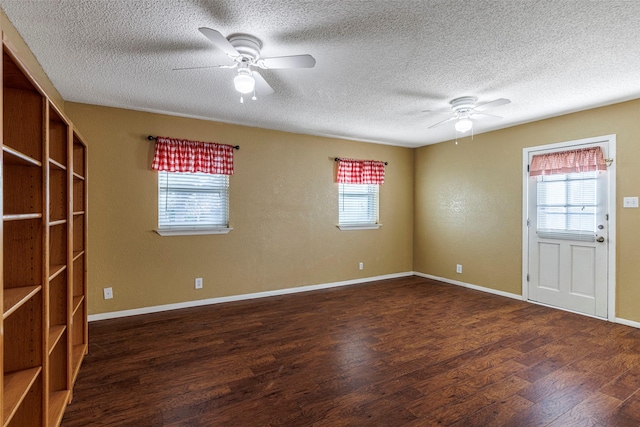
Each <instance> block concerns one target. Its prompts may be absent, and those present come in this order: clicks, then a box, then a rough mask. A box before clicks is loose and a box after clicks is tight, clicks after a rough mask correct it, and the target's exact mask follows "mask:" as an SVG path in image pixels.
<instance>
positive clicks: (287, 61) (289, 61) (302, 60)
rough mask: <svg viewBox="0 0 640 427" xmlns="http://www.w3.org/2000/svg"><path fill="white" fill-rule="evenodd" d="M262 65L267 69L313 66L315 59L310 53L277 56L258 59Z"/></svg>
mask: <svg viewBox="0 0 640 427" xmlns="http://www.w3.org/2000/svg"><path fill="white" fill-rule="evenodd" d="M260 62H261V63H262V65H264V67H265V68H268V69H272V70H273V69H277V68H313V67H314V66H315V65H316V59H315V58H314V57H313V56H311V55H293V56H277V57H273V58H264V59H262V60H260Z"/></svg>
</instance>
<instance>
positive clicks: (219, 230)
mask: <svg viewBox="0 0 640 427" xmlns="http://www.w3.org/2000/svg"><path fill="white" fill-rule="evenodd" d="M231 230H233V228H231V227H207V228H205V227H172V228H156V229H155V230H153V231H155V232H156V233H158V234H159V235H161V236H198V235H207V234H228V233H229V232H230V231H231Z"/></svg>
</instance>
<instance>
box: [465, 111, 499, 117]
mask: <svg viewBox="0 0 640 427" xmlns="http://www.w3.org/2000/svg"><path fill="white" fill-rule="evenodd" d="M470 116H471V117H473V116H485V117H491V118H494V119H501V118H502V116H496V115H495V114H487V113H480V112H478V111H475V110H474V111H472V112H471V114H470Z"/></svg>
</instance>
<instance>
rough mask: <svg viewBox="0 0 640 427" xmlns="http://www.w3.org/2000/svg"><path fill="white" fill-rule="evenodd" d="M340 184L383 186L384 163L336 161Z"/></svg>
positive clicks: (350, 160)
mask: <svg viewBox="0 0 640 427" xmlns="http://www.w3.org/2000/svg"><path fill="white" fill-rule="evenodd" d="M338 182H339V183H340V184H378V185H382V184H384V162H378V161H375V160H353V159H338Z"/></svg>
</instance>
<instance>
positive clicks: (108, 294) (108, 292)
mask: <svg viewBox="0 0 640 427" xmlns="http://www.w3.org/2000/svg"><path fill="white" fill-rule="evenodd" d="M103 292H104V299H111V298H113V288H104V289H103Z"/></svg>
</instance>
